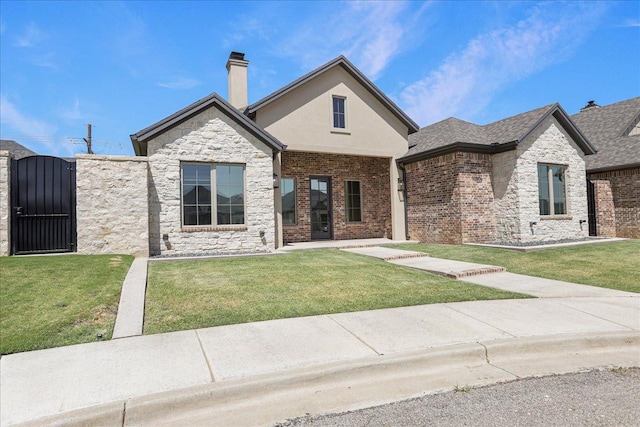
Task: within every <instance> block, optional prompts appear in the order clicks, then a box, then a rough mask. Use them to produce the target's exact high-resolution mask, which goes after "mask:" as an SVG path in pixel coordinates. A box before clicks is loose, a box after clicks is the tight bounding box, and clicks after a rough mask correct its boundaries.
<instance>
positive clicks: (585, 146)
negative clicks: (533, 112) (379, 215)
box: [519, 103, 597, 156]
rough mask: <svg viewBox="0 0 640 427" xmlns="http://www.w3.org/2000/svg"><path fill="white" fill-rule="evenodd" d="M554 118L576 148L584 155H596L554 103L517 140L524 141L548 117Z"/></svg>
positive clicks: (584, 137)
mask: <svg viewBox="0 0 640 427" xmlns="http://www.w3.org/2000/svg"><path fill="white" fill-rule="evenodd" d="M552 115H553V117H555V119H556V120H557V121H558V122H559V123H560V124H561V125H562V127H564V128H565V130H566V131H567V132H568V133H569V136H571V138H572V139H573V140H574V141H575V142H576V144H578V147H580V149H581V150H582V152H583V153H584V154H585V155H587V156H588V155H591V154H596V152H597V150H596V148H595V147H594V146H593V145H592V144H591V143H590V142H589V140H588V139H587V137H586V136H584V134H583V133H582V132H581V131H580V129H579V128H578V127H577V126H576V124H575V123H573V120H571V117H569V115H568V114H567V112H566V111H564V109H563V108H562V107H561V106H560V104H558V103H556V104H554V105H552V106H551V108H549V110H548V111H547V112H546V113H545V114H544V115H543V116H542V117H541V118H540V119H539V120H538V121H537V122H536V123H535V124H534V125H533V126H531V128H529V129H528V130H527V131H526V132H525V133H524V135H522V136H521V137H520V138H519V140H520V141H524V140H525V139H526V138H527V137H528V136H529V135H531V133H533V131H534V130H536V129H537V128H538V126H540V125H541V124H542V123H543V122H544V121H545V120H547V119H548V118H549V117H550V116H552Z"/></svg>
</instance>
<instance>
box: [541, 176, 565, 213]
mask: <svg viewBox="0 0 640 427" xmlns="http://www.w3.org/2000/svg"><path fill="white" fill-rule="evenodd" d="M566 171H567V167H566V166H562V165H545V164H539V165H538V204H539V207H540V215H543V216H548V215H566V214H567V191H566V181H567V179H566V177H567V174H566Z"/></svg>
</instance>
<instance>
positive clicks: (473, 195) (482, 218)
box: [405, 152, 495, 244]
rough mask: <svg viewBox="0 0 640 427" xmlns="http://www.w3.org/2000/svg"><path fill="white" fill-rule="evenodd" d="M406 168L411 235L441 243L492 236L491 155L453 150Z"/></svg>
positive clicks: (415, 237) (493, 225) (487, 240)
mask: <svg viewBox="0 0 640 427" xmlns="http://www.w3.org/2000/svg"><path fill="white" fill-rule="evenodd" d="M405 168H406V174H407V179H406V181H407V183H406V186H407V187H406V192H407V207H408V209H407V221H408V228H409V237H410V238H411V239H414V240H420V241H422V242H428V243H445V244H461V243H469V242H489V241H492V240H493V236H494V232H495V224H494V218H493V192H492V187H491V156H490V155H488V154H477V153H467V152H456V153H452V154H446V155H443V156H439V157H434V158H431V159H426V160H422V161H418V162H414V163H409V164H407V165H406V167H405Z"/></svg>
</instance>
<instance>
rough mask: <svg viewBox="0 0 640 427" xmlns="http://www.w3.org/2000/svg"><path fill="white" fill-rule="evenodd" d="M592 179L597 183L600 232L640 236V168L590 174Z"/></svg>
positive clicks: (600, 233)
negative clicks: (613, 225)
mask: <svg viewBox="0 0 640 427" xmlns="http://www.w3.org/2000/svg"><path fill="white" fill-rule="evenodd" d="M589 179H591V180H592V181H593V182H594V185H595V186H596V192H595V196H596V215H597V219H598V223H597V224H598V225H597V227H598V229H597V232H598V235H599V236H600V235H601V236H617V237H628V238H632V239H640V168H632V169H623V170H616V171H608V172H599V173H594V174H589ZM612 211H613V213H612ZM601 223H602V225H601ZM612 223H614V224H615V232H614V233H612V230H611V228H612Z"/></svg>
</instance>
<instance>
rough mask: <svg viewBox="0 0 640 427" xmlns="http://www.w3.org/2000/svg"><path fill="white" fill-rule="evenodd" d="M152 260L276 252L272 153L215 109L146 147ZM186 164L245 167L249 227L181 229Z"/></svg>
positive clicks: (158, 138)
mask: <svg viewBox="0 0 640 427" xmlns="http://www.w3.org/2000/svg"><path fill="white" fill-rule="evenodd" d="M147 155H148V159H149V245H150V252H151V254H152V255H159V254H162V255H172V254H191V253H201V254H202V253H252V252H269V251H272V250H274V249H275V215H274V199H273V197H274V196H273V194H274V193H273V160H272V150H271V148H269V147H268V146H267V145H265V144H264V143H263V142H261V141H260V140H258V139H257V138H256V137H255V136H253V135H251V134H250V133H248V132H247V131H246V130H245V129H244V128H242V127H241V126H239V125H238V124H237V123H236V122H234V121H233V120H232V119H230V118H228V117H227V116H226V115H225V114H223V113H221V112H220V111H219V110H217V109H216V108H209V109H208V110H206V111H203V112H202V113H200V114H198V115H196V116H194V117H192V118H190V119H188V120H186V121H185V122H183V123H181V124H179V125H177V126H175V127H173V128H171V129H170V130H168V131H167V132H166V133H164V134H162V135H159V136H158V137H156V138H154V139H152V140H150V141H149V142H148V148H147ZM182 162H200V163H209V164H213V165H215V164H216V163H225V164H242V165H245V224H244V225H234V226H228V225H221V226H204V227H183V226H182V208H181V178H180V173H181V172H180V165H181V163H182Z"/></svg>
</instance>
